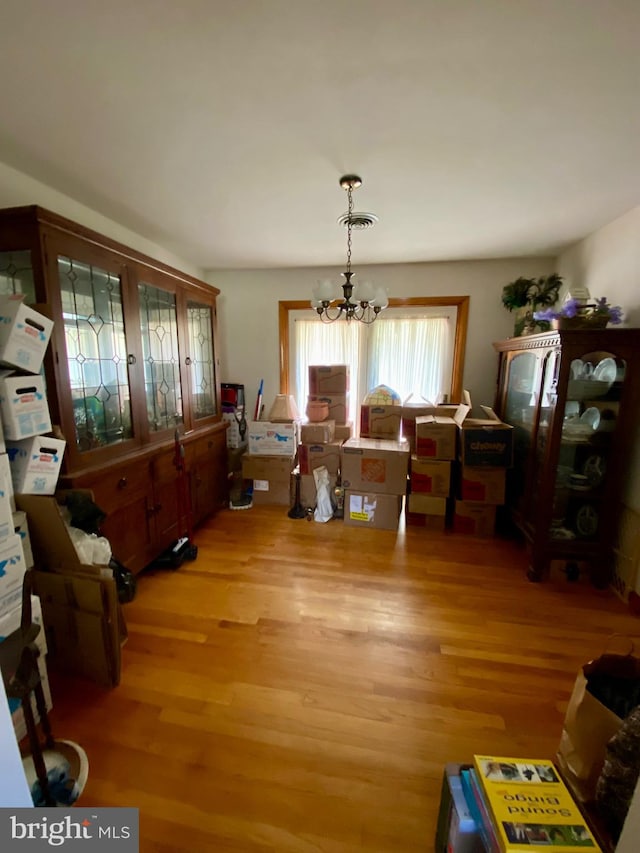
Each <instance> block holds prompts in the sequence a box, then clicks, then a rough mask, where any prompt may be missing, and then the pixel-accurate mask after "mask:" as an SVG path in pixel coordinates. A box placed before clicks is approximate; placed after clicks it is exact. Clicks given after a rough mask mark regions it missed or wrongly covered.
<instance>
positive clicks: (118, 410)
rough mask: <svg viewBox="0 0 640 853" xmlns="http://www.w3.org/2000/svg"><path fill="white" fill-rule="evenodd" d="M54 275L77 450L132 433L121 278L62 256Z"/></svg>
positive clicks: (107, 443) (118, 440)
mask: <svg viewBox="0 0 640 853" xmlns="http://www.w3.org/2000/svg"><path fill="white" fill-rule="evenodd" d="M58 277H59V279H60V295H61V299H62V317H63V321H64V335H65V342H66V347H67V367H68V371H69V381H70V384H71V398H72V400H73V416H74V421H75V427H76V443H77V446H78V449H79V450H82V451H85V450H93V449H95V448H97V447H104V446H106V445H110V444H117V443H118V442H120V441H125V440H126V439H129V438H131V437H132V435H133V432H132V425H131V395H130V391H129V374H128V370H127V347H126V342H125V326H124V315H123V310H122V288H121V282H120V278H119V276H117V275H114V274H113V273H110V272H107V271H106V270H103V269H100V268H99V267H96V266H92V265H90V264H85V263H80V262H79V261H75V260H72V259H71V258H67V257H62V256H61V257H59V258H58Z"/></svg>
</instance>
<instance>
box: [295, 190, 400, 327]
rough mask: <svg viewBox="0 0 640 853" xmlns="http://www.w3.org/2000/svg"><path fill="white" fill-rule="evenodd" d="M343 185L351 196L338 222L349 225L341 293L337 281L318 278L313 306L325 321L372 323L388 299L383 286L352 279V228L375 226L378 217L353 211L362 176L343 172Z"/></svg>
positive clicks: (314, 289) (387, 302) (314, 290)
mask: <svg viewBox="0 0 640 853" xmlns="http://www.w3.org/2000/svg"><path fill="white" fill-rule="evenodd" d="M340 186H341V187H342V189H344V190H346V191H347V196H348V199H349V204H348V209H347V212H346V213H343V214H342V216H340V217H339V218H338V223H339V224H340V225H346V228H347V267H346V269H345V271H344V272H343V273H342V275H343V276H344V283H343V284H342V285H341V287H342V295H339V294H338V292H337V286H336V285H335V284H334V282H332V281H330V280H325V281H319V282H318V283H317V284H316V286H315V287H314V288H313V298H312V300H311V307H312V308H315V310H316V311H317V312H318V315H319V316H320V319H321V320H322V322H323V323H333V322H334V320H339V319H340V317H344V318H345V320H346V321H347V322H349V321H351V320H358V321H359V322H360V323H367V324H371V323H373V322H374V320H376V319H377V317H378V314H379V313H380V312H381V311H383V310H384V309H385V308H386V307H387V305H388V304H389V299H388V298H387V294H386V291H385V290H384V288H383V287H382V286H380V285H378V286H377V287H375V286H374V285H373V284H372V283H371V282H369V281H363V282H362V283H361V284H359V285H357V287H356V285H355V284H354V283H353V282H352V281H351V279H352V278H353V276H354V275H355V273H353V272H351V231H352V229H353V228H358V229H361V228H369V227H371V226H372V225H375V223H376V222H377V221H378V217H377V216H375V214H373V213H359V212H357V211H356V212H354V210H353V191H354V190H356V189H358V187H359V186H362V178H360V177H359V176H358V175H343V176H342V177H341V178H340ZM354 290H355V293H354Z"/></svg>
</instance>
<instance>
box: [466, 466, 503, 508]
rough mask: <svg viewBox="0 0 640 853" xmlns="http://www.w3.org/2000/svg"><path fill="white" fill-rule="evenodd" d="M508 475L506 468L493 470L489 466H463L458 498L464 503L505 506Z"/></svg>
mask: <svg viewBox="0 0 640 853" xmlns="http://www.w3.org/2000/svg"><path fill="white" fill-rule="evenodd" d="M506 475H507V472H506V469H505V468H491V467H489V466H488V465H483V466H481V467H477V468H473V467H470V466H468V465H463V466H462V469H461V471H460V488H459V490H458V496H459V497H460V498H461V499H462V500H463V501H476V502H477V503H485V504H498V505H499V504H503V503H504V494H505V485H506Z"/></svg>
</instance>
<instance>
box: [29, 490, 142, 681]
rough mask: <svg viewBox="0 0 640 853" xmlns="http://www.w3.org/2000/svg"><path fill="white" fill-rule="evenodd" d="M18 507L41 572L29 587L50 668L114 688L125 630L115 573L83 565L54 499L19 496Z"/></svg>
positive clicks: (44, 496) (99, 567)
mask: <svg viewBox="0 0 640 853" xmlns="http://www.w3.org/2000/svg"><path fill="white" fill-rule="evenodd" d="M58 498H60V499H63V498H64V493H61V494H60V495H58ZM16 503H17V505H18V509H20V510H22V511H24V512H26V514H27V518H28V521H29V532H30V535H31V546H32V548H33V553H34V557H35V562H36V565H37V566H38V567H39V568H40V569H43V571H39V570H36V571H34V572H33V584H34V591H35V593H36V594H37V595H38V596H39V597H40V602H41V604H42V616H43V622H44V625H45V630H46V634H47V645H48V647H49V659H50V660H51V664H52V666H53V665H55V666H56V667H58V668H59V669H62V670H64V671H66V672H70V673H73V674H76V675H80V676H83V677H85V678H89V679H91V680H92V681H95V682H97V683H98V684H101V685H103V686H108V687H113V686H115V685H117V684H118V683H119V681H120V667H121V645H122V643H123V642H124V641H125V640H126V636H127V629H126V624H125V621H124V617H123V615H122V607H121V605H120V603H119V601H118V592H117V588H116V582H115V580H114V578H113V571H112V570H111V569H110V568H109V567H108V566H100V565H95V564H86V563H82V562H81V560H80V558H79V557H78V553H77V551H76V549H75V545H74V544H73V541H72V539H71V537H70V535H69V530H68V527H67V525H66V524H65V522H64V519H63V515H62V507H61V505H60V504H59V503H58V499H57V498H56V497H53V496H46V495H17V496H16Z"/></svg>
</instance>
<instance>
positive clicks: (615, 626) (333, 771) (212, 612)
mask: <svg viewBox="0 0 640 853" xmlns="http://www.w3.org/2000/svg"><path fill="white" fill-rule="evenodd" d="M195 541H196V542H197V544H198V545H199V549H200V550H199V555H198V559H197V560H196V561H195V562H193V563H185V564H184V565H183V567H182V568H180V569H179V570H178V571H175V572H172V571H147V572H146V573H144V574H143V575H141V576H140V577H139V589H138V595H137V597H136V600H135V601H134V602H132V603H131V604H128V605H126V606H125V615H126V619H127V623H128V628H129V634H130V636H129V640H128V642H127V644H126V646H125V647H124V649H123V658H124V663H123V676H122V683H121V684H120V686H119V687H117V688H115V689H114V690H111V691H103V690H100V689H98V688H95V687H94V686H92V685H91V684H90V683H86V682H80V681H70V680H63V679H61V678H60V677H54V679H53V684H52V688H53V691H54V710H53V712H52V714H51V720H52V723H53V727H54V734H55V735H56V736H57V737H68V738H71V739H74V740H77V741H79V742H80V743H81V744H82V745H83V746H84V748H85V749H86V751H87V753H88V755H89V760H90V772H89V781H88V784H87V787H86V789H85V792H84V794H83V796H82V799H81V801H80V803H81V804H82V805H96V806H106V805H120V806H137V807H139V809H140V825H141V845H140V850H141V851H142V853H151V851H157V853H170V852H172V851H196V853H199V851H216V853H225V851H242V853H254V851H256V853H257V851H277V853H285V851H286V852H287V853H288V851H292V853H294V852H295V853H311V851H314V853H315V851H327V853H356V851H366V853H383V851H384V853H400V851H402V853H410V851H431V850H432V849H433V836H434V830H435V822H436V814H437V809H438V801H439V793H440V785H441V779H442V770H443V765H444V763H445V762H446V761H451V760H468V759H469V758H470V757H471V756H472V754H473V753H474V752H487V753H495V754H501V755H522V756H527V757H549V758H552V757H553V754H554V752H555V748H556V745H557V742H558V738H559V735H560V729H561V725H562V719H563V714H564V709H565V706H566V702H567V700H568V698H569V695H570V692H571V688H572V685H573V681H574V677H575V674H576V670H577V668H578V667H579V666H580V664H581V663H583V662H585V661H586V660H588V659H590V658H591V657H594V656H596V655H598V654H599V653H600V651H601V650H602V648H603V646H604V645H605V642H606V640H607V638H608V637H609V635H610V634H611V633H613V632H622V633H624V632H627V633H636V634H638V633H640V632H639V631H638V628H639V627H640V622H639V621H638V619H637V618H634V617H633V616H631V615H630V614H629V612H628V610H627V609H626V608H625V606H624V605H623V604H622V602H620V601H619V600H618V599H617V598H616V597H615V596H614V595H613V593H611V592H609V591H598V590H596V589H594V588H593V587H591V586H590V585H589V583H588V581H587V580H583V579H581V580H580V581H579V582H577V583H569V582H568V581H567V580H566V579H565V578H564V576H562V575H561V574H560V573H558V575H557V576H555V577H552V579H551V580H550V581H548V582H545V583H542V584H532V583H529V582H528V581H527V580H526V578H525V567H526V559H525V555H524V551H523V549H522V548H521V546H519V545H518V544H517V543H513V542H505V541H500V540H481V539H474V538H469V537H463V536H455V537H454V536H452V535H450V534H448V535H446V534H435V533H430V532H426V531H425V530H422V529H417V528H409V529H408V530H406V531H404V530H403V529H401V530H400V531H399V532H398V533H397V534H396V533H391V532H388V531H373V530H360V529H353V528H350V527H346V526H344V525H343V524H342V523H340V522H337V521H334V522H330V523H329V524H317V523H315V522H307V521H306V520H296V521H293V520H290V519H288V518H287V516H286V508H281V507H262V508H257V507H254V508H253V509H251V510H249V511H245V512H230V511H224V512H222V513H220V514H219V515H218V516H217V517H215V518H214V519H212V520H211V521H210V522H209V523H208V524H207V525H206V526H205V527H203V528H201V529H200V530H198V531H197V534H196V537H195Z"/></svg>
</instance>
